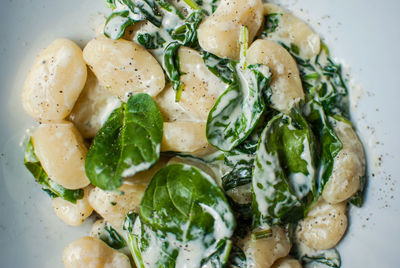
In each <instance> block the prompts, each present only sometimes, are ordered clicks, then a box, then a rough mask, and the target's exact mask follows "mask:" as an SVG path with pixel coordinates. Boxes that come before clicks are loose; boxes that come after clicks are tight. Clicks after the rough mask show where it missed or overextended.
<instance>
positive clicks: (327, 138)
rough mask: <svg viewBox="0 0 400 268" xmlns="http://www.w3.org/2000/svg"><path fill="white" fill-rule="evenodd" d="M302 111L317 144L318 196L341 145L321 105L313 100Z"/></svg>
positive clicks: (330, 172)
mask: <svg viewBox="0 0 400 268" xmlns="http://www.w3.org/2000/svg"><path fill="white" fill-rule="evenodd" d="M303 110H304V114H305V116H306V118H307V121H308V122H309V123H310V124H311V127H312V129H313V131H314V133H315V135H316V139H317V141H318V144H319V150H318V160H319V161H318V177H317V187H318V196H319V195H321V194H322V191H323V190H324V187H325V184H326V183H327V182H328V180H329V178H330V177H331V175H332V170H333V165H334V162H335V157H336V156H337V154H338V153H339V152H340V150H342V147H343V145H342V142H341V141H340V139H339V137H338V136H337V135H336V132H335V131H334V129H333V127H332V126H331V124H330V123H329V120H328V117H327V116H326V114H325V111H324V108H323V107H322V104H320V103H319V102H317V101H315V100H313V101H310V102H308V103H307V104H306V105H305V106H304V108H303Z"/></svg>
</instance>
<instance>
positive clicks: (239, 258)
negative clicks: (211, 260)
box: [229, 245, 247, 268]
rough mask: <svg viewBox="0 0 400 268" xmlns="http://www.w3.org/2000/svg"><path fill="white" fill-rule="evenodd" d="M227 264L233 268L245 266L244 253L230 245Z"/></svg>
mask: <svg viewBox="0 0 400 268" xmlns="http://www.w3.org/2000/svg"><path fill="white" fill-rule="evenodd" d="M229 265H230V266H229V267H233V268H247V258H246V254H244V252H243V250H242V249H241V248H240V247H238V246H236V245H232V250H231V254H230V255H229Z"/></svg>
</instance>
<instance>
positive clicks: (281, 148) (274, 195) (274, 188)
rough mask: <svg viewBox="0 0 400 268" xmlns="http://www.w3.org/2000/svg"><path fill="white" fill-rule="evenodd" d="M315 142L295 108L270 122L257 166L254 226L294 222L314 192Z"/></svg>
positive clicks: (255, 166) (262, 142) (302, 215)
mask: <svg viewBox="0 0 400 268" xmlns="http://www.w3.org/2000/svg"><path fill="white" fill-rule="evenodd" d="M314 151H315V142H314V136H313V134H312V131H311V129H310V127H309V125H308V123H307V122H306V120H305V119H304V118H303V117H302V116H301V114H300V113H299V111H298V110H297V109H296V108H295V109H293V110H292V111H291V113H290V116H288V115H284V114H280V115H277V116H276V117H274V118H273V119H272V120H271V121H269V123H268V125H267V127H266V128H265V130H264V132H263V133H262V135H261V138H260V141H259V144H258V147H257V153H256V159H255V163H254V171H253V179H252V190H253V205H252V207H253V225H254V227H257V226H259V225H262V224H263V223H267V224H281V223H285V222H295V221H297V220H299V219H300V218H302V217H304V210H305V208H306V206H307V205H308V203H309V197H310V195H312V194H313V193H315V164H314V158H315V153H314Z"/></svg>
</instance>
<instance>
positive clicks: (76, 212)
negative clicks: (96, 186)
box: [52, 186, 93, 226]
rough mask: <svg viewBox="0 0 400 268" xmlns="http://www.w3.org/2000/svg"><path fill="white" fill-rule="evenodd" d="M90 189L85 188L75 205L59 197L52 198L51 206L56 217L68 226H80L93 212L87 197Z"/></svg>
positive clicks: (89, 187)
mask: <svg viewBox="0 0 400 268" xmlns="http://www.w3.org/2000/svg"><path fill="white" fill-rule="evenodd" d="M91 189H92V187H91V186H88V187H86V188H85V189H84V193H83V198H82V199H79V200H77V201H76V204H73V203H71V202H69V201H67V200H64V199H62V198H61V197H57V198H54V199H53V200H52V206H53V209H54V212H55V213H56V215H57V216H58V217H59V218H60V219H62V220H63V221H64V222H65V223H66V224H68V225H71V226H78V225H81V224H82V223H83V221H84V220H85V219H86V218H87V217H89V216H90V215H91V214H92V212H93V208H92V206H91V205H90V204H89V201H88V195H89V192H90V190H91Z"/></svg>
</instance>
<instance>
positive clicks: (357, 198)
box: [349, 175, 367, 208]
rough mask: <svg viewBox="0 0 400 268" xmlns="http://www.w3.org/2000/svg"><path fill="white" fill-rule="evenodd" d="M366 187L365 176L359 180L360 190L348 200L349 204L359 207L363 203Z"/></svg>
mask: <svg viewBox="0 0 400 268" xmlns="http://www.w3.org/2000/svg"><path fill="white" fill-rule="evenodd" d="M366 186H367V176H366V175H364V176H362V177H361V178H360V189H359V190H358V191H357V193H355V194H354V196H352V197H351V198H350V200H349V202H350V203H351V204H353V205H354V206H356V207H359V208H360V207H361V206H362V204H363V202H364V194H365V188H366Z"/></svg>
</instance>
